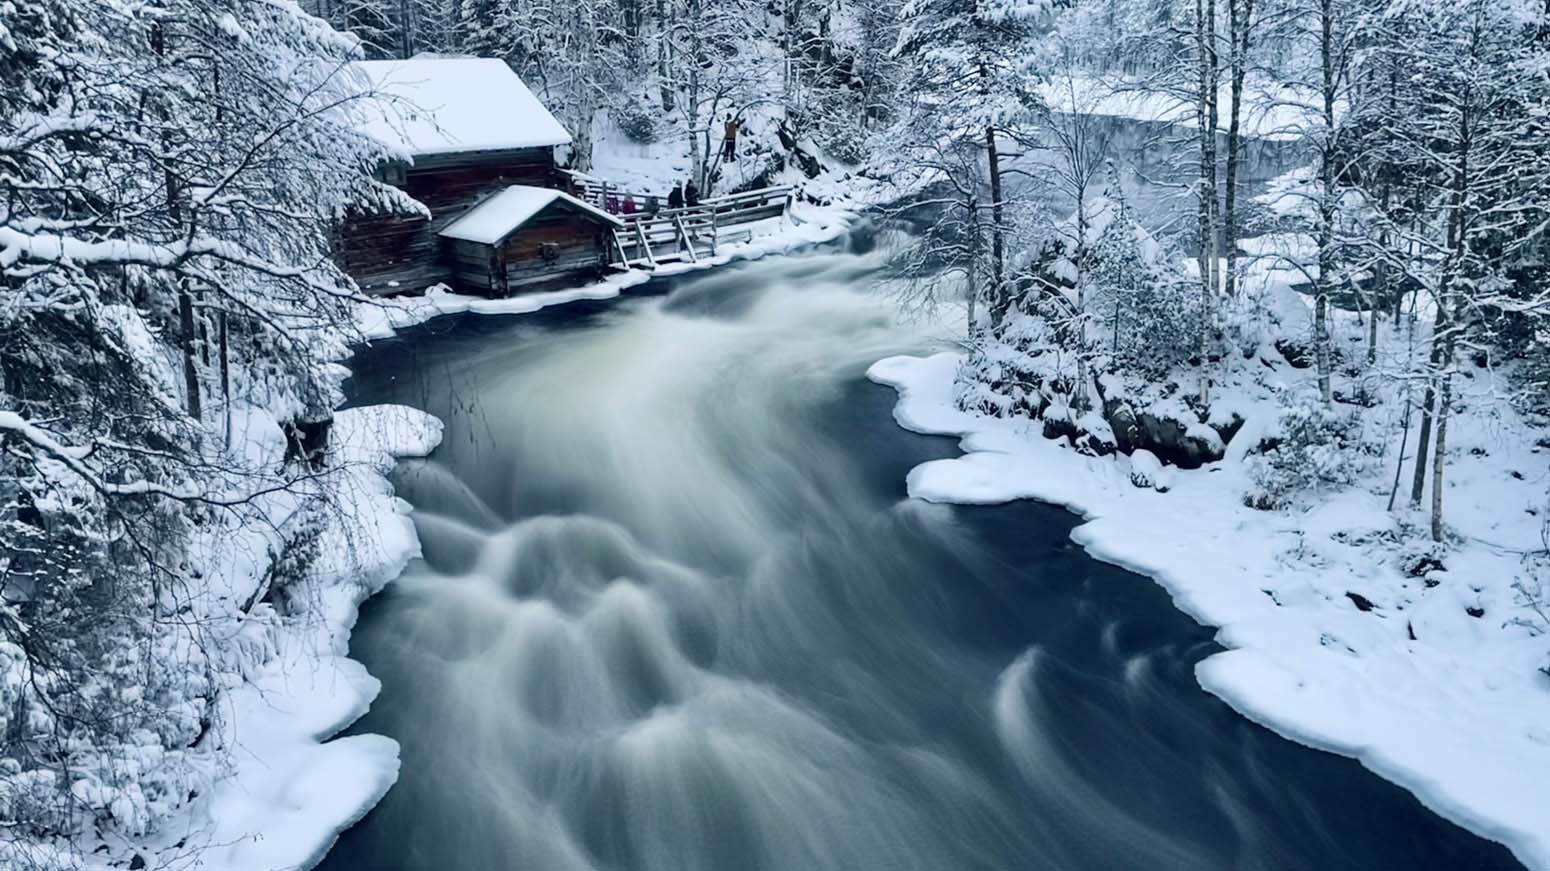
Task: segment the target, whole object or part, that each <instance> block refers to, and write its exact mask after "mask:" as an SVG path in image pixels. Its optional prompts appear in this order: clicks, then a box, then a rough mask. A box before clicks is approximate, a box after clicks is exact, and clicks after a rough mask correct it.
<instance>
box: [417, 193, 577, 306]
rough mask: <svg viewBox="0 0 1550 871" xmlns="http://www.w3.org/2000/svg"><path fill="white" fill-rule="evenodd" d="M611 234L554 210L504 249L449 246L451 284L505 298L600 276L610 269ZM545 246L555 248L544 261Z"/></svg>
mask: <svg viewBox="0 0 1550 871" xmlns="http://www.w3.org/2000/svg"><path fill="white" fill-rule="evenodd" d="M607 240H608V235H607V230H606V229H605V228H604V227H603V226H602V225H601V224H600V223H598V222H597V220H596V219H593V218H589V217H587V216H585V215H578V214H577V213H576V212H575V211H573V210H570V209H566V208H563V207H559V206H550V207H549V208H547V209H545V210H544V211H542V212H540V213H539V214H538V215H536V216H535V217H534V218H533V219H532V220H531V221H529V222H528V223H527V224H525V225H524V226H523V227H522V228H521V229H519V230H517V232H516V233H514V234H512V236H511V237H510V238H509V239H507V240H506V243H505V244H504V245H502V246H501V247H500V248H498V249H497V248H496V247H494V246H491V245H483V244H479V243H477V242H467V241H463V240H461V239H448V240H445V248H444V250H445V252H446V253H445V257H446V261H447V263H448V264H449V266H450V269H451V280H452V283H453V284H454V286H456V287H457V288H458V289H459V290H463V291H466V292H469V293H479V294H486V295H491V296H505V295H507V294H509V293H514V292H517V291H520V290H525V289H528V288H529V287H531V286H533V285H539V284H545V283H548V282H553V281H558V280H560V279H563V278H568V277H571V276H575V275H579V274H583V273H589V272H590V273H595V272H600V271H602V270H603V269H605V268H606V267H607V265H608V246H607ZM546 245H552V246H554V248H553V249H551V254H552V256H550V257H545V256H544V248H545V246H546Z"/></svg>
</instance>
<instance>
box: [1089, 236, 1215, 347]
mask: <svg viewBox="0 0 1550 871" xmlns="http://www.w3.org/2000/svg"><path fill="white" fill-rule="evenodd" d="M1176 259H1177V258H1173V257H1170V256H1168V254H1167V252H1165V251H1164V250H1163V249H1162V248H1161V247H1160V246H1159V245H1158V243H1157V241H1156V240H1155V239H1153V238H1152V236H1151V235H1150V234H1148V233H1147V232H1146V230H1144V229H1143V228H1142V227H1141V226H1140V225H1139V224H1138V223H1136V222H1135V221H1134V220H1133V219H1132V218H1131V217H1130V214H1129V212H1128V210H1125V209H1124V208H1122V207H1119V211H1118V214H1117V215H1115V217H1114V219H1113V220H1111V221H1110V222H1109V223H1108V226H1106V227H1105V228H1104V229H1103V232H1102V233H1100V234H1099V235H1098V238H1097V239H1096V240H1095V241H1094V243H1093V246H1092V249H1091V251H1090V252H1089V254H1088V257H1087V270H1088V275H1089V282H1090V285H1091V293H1090V295H1089V296H1090V299H1089V302H1088V305H1089V308H1090V310H1091V313H1092V315H1093V317H1094V320H1095V324H1094V329H1095V332H1096V335H1094V336H1093V337H1092V339H1093V341H1094V343H1095V344H1096V345H1097V347H1098V348H1100V349H1101V350H1102V351H1104V352H1106V353H1107V354H1108V356H1109V358H1110V360H1111V361H1112V365H1113V366H1114V367H1115V369H1116V370H1118V371H1120V372H1125V373H1133V374H1137V375H1141V376H1143V377H1148V378H1160V377H1162V376H1164V375H1166V374H1167V373H1168V372H1169V371H1170V370H1172V369H1174V368H1175V367H1177V366H1178V365H1180V364H1181V363H1183V362H1184V361H1185V360H1187V359H1189V357H1190V356H1191V355H1193V354H1195V353H1196V350H1197V348H1198V343H1199V336H1200V288H1199V285H1198V284H1196V283H1195V282H1192V281H1190V280H1189V279H1188V277H1187V276H1185V275H1184V274H1183V273H1182V272H1180V271H1179V270H1178V269H1177V268H1176V267H1175V266H1174V265H1173V261H1174V260H1176Z"/></svg>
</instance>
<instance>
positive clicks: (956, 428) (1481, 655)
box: [867, 352, 1550, 871]
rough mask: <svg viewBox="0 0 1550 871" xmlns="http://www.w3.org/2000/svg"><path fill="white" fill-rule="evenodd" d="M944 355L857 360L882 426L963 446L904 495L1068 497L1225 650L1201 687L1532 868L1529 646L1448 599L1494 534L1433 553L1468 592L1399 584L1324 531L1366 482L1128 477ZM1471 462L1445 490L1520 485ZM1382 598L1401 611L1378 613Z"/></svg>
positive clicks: (1548, 831) (1534, 687)
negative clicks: (966, 396)
mask: <svg viewBox="0 0 1550 871" xmlns="http://www.w3.org/2000/svg"><path fill="white" fill-rule="evenodd" d="M960 360H961V355H959V354H957V353H953V352H946V353H940V354H936V355H933V356H930V357H924V358H921V357H890V358H888V359H885V360H881V361H879V362H877V363H876V364H875V365H873V366H872V367H871V369H870V370H869V371H868V373H867V374H868V377H869V378H870V379H871V380H872V381H874V382H876V383H879V384H883V385H886V386H890V387H893V388H894V389H895V390H897V391H898V393H899V401H898V403H897V405H896V406H895V409H894V418H895V420H896V421H897V422H898V423H899V425H900V426H902V427H904V428H905V429H908V430H911V431H914V432H918V433H922V434H930V435H948V436H957V437H959V438H960V439H961V442H960V446H961V448H962V450H963V451H964V452H965V453H964V455H963V456H961V457H956V458H952V459H943V460H933V461H930V462H927V463H923V464H921V465H920V466H917V467H916V468H915V469H913V470H912V471H911V472H910V473H909V478H908V491H909V494H910V495H911V496H912V497H917V498H921V499H924V500H927V501H933V502H950V503H958V504H994V503H1001V502H1007V501H1012V500H1015V499H1024V498H1028V499H1037V500H1040V501H1045V502H1051V503H1055V504H1059V505H1062V506H1065V507H1067V508H1068V509H1070V510H1071V511H1073V512H1075V513H1077V514H1079V515H1081V516H1082V518H1083V520H1084V522H1083V523H1082V525H1080V526H1078V527H1077V528H1076V529H1075V530H1074V531H1073V532H1072V538H1073V539H1074V540H1075V541H1077V542H1078V543H1079V544H1081V545H1082V546H1083V547H1084V548H1085V549H1086V551H1087V552H1088V553H1089V554H1091V555H1092V556H1093V557H1095V558H1097V559H1101V560H1104V561H1106V562H1109V563H1113V564H1116V565H1119V566H1122V567H1124V568H1126V569H1130V570H1132V571H1135V572H1138V573H1142V574H1145V575H1147V576H1149V577H1152V578H1153V579H1155V580H1156V581H1157V582H1158V583H1160V584H1161V585H1162V586H1163V587H1164V588H1165V589H1166V590H1168V592H1169V594H1170V595H1171V597H1172V599H1173V601H1174V602H1175V604H1176V605H1177V606H1178V607H1179V608H1180V609H1181V610H1183V611H1185V612H1186V613H1188V614H1189V615H1190V616H1191V617H1193V618H1194V619H1195V620H1197V621H1199V622H1201V623H1202V624H1205V625H1210V626H1215V627H1218V628H1219V632H1218V636H1217V637H1218V641H1219V642H1220V643H1221V644H1222V645H1223V646H1225V647H1227V648H1228V650H1226V651H1224V652H1222V653H1219V654H1216V655H1213V656H1210V657H1207V658H1206V659H1205V660H1203V661H1202V662H1201V663H1200V664H1199V665H1198V667H1197V669H1196V677H1197V679H1198V680H1199V682H1200V685H1201V686H1202V687H1204V688H1205V689H1206V690H1207V691H1209V692H1211V693H1213V694H1215V695H1217V696H1218V697H1220V698H1222V699H1223V700H1224V701H1226V702H1227V703H1228V704H1229V705H1231V706H1232V707H1233V708H1234V709H1235V710H1237V711H1238V712H1239V713H1241V714H1242V715H1244V716H1245V717H1248V718H1249V719H1251V720H1254V721H1256V722H1258V723H1260V724H1262V725H1264V726H1266V727H1268V728H1270V729H1272V730H1274V731H1275V732H1277V733H1279V734H1281V735H1283V736H1284V737H1287V738H1289V739H1291V740H1294V741H1297V742H1299V743H1303V744H1306V745H1309V746H1313V747H1316V748H1319V749H1323V750H1328V751H1332V752H1335V753H1339V754H1341V755H1345V756H1349V757H1353V758H1355V759H1357V760H1359V761H1360V762H1361V763H1362V765H1364V766H1365V767H1367V768H1368V769H1369V770H1371V771H1373V772H1375V773H1376V774H1378V775H1379V776H1381V777H1383V778H1385V779H1387V780H1389V781H1391V782H1394V783H1396V784H1398V785H1400V786H1402V787H1404V788H1405V789H1407V790H1409V791H1411V792H1412V793H1414V794H1415V795H1416V796H1417V798H1419V799H1420V801H1421V802H1422V803H1423V804H1425V805H1426V806H1427V807H1429V808H1431V809H1432V810H1433V811H1435V812H1437V813H1438V814H1440V815H1442V816H1443V817H1446V818H1448V819H1450V820H1452V821H1454V822H1456V823H1458V824H1459V825H1462V826H1463V827H1465V828H1467V829H1469V830H1470V831H1472V832H1474V833H1476V834H1477V835H1480V836H1481V837H1484V838H1488V839H1491V840H1494V841H1498V842H1500V843H1503V844H1505V845H1506V846H1507V847H1508V848H1509V849H1511V850H1512V851H1513V853H1514V854H1515V855H1516V856H1517V857H1518V859H1519V860H1520V861H1522V862H1523V863H1524V864H1525V865H1527V866H1529V867H1530V868H1533V869H1537V871H1545V869H1550V788H1547V784H1550V686H1547V681H1546V679H1545V676H1544V675H1543V674H1541V673H1540V672H1539V671H1538V667H1539V666H1540V664H1541V663H1542V662H1543V656H1544V645H1543V643H1542V642H1536V641H1535V640H1534V638H1533V636H1532V635H1530V634H1529V633H1528V632H1526V631H1515V630H1513V629H1512V628H1511V627H1510V626H1509V625H1507V624H1503V622H1502V620H1501V619H1500V617H1497V618H1496V619H1495V621H1494V622H1490V623H1487V622H1485V621H1482V620H1478V619H1472V618H1470V617H1466V616H1464V611H1465V607H1466V604H1467V603H1466V602H1464V601H1460V600H1459V599H1460V598H1461V597H1468V596H1472V597H1473V601H1475V602H1476V603H1477V604H1478V603H1480V602H1482V601H1488V602H1489V603H1490V607H1491V610H1492V611H1493V612H1496V610H1497V609H1498V608H1501V609H1502V612H1506V611H1507V610H1509V606H1508V605H1507V603H1508V602H1510V601H1511V596H1510V590H1508V589H1506V587H1507V586H1508V585H1509V583H1510V579H1511V577H1512V571H1511V565H1510V562H1511V561H1510V559H1509V558H1508V557H1507V556H1506V555H1505V554H1503V553H1501V552H1500V546H1499V545H1497V546H1495V547H1493V546H1486V545H1485V544H1484V543H1483V542H1480V541H1479V540H1478V539H1475V540H1472V542H1471V543H1469V544H1466V545H1463V546H1461V547H1460V548H1459V549H1458V550H1456V551H1455V552H1454V553H1453V554H1452V556H1450V558H1449V563H1450V569H1451V570H1452V572H1451V574H1452V575H1453V577H1452V578H1451V579H1450V583H1451V584H1454V585H1457V586H1458V587H1460V588H1466V590H1472V591H1473V593H1472V594H1471V593H1468V592H1461V590H1459V589H1450V588H1449V587H1448V586H1439V587H1438V588H1437V590H1436V591H1434V592H1435V595H1433V594H1432V593H1427V594H1426V596H1427V597H1422V598H1415V592H1414V590H1413V589H1412V587H1413V579H1405V578H1403V577H1402V575H1401V574H1400V573H1399V572H1397V571H1394V570H1393V569H1391V568H1389V567H1388V566H1384V565H1382V564H1381V563H1380V564H1374V559H1373V554H1372V553H1371V552H1370V551H1362V550H1358V549H1355V548H1352V547H1350V546H1349V545H1347V544H1345V543H1343V542H1339V541H1335V540H1334V539H1333V538H1332V534H1333V533H1335V532H1340V531H1342V530H1345V531H1349V530H1353V529H1357V530H1368V529H1371V528H1372V527H1373V525H1374V524H1375V523H1377V524H1379V525H1382V524H1385V523H1387V522H1390V520H1389V518H1388V515H1387V513H1386V512H1384V511H1383V510H1382V503H1381V501H1378V497H1377V496H1375V495H1374V494H1370V493H1358V494H1350V495H1347V494H1342V495H1340V496H1338V497H1336V498H1332V499H1330V500H1328V501H1327V502H1326V503H1324V504H1321V505H1319V506H1317V507H1316V508H1314V509H1312V510H1310V511H1309V512H1308V513H1306V514H1304V515H1301V516H1298V517H1296V518H1295V522H1293V519H1292V518H1289V517H1288V516H1287V515H1285V514H1281V513H1268V512H1261V511H1254V510H1252V509H1248V508H1245V507H1242V505H1241V500H1240V498H1239V494H1241V492H1242V489H1241V488H1242V485H1243V479H1242V477H1241V476H1242V470H1241V468H1238V467H1237V464H1235V463H1233V462H1231V461H1230V460H1229V461H1226V462H1223V463H1219V464H1214V465H1213V466H1209V467H1207V468H1205V469H1202V470H1200V471H1198V472H1185V473H1180V474H1178V475H1177V478H1176V483H1175V485H1174V487H1173V488H1172V489H1171V490H1170V491H1169V492H1168V493H1158V492H1156V491H1153V490H1150V489H1147V490H1143V489H1139V488H1137V487H1135V486H1133V485H1132V484H1131V483H1130V481H1129V465H1128V459H1126V458H1113V457H1110V458H1093V457H1087V456H1083V455H1081V454H1078V453H1076V452H1075V451H1073V450H1069V449H1065V448H1063V447H1061V446H1060V444H1059V443H1057V442H1055V441H1051V440H1047V439H1045V438H1043V437H1042V434H1041V433H1040V432H1039V431H1038V429H1037V425H1031V426H1030V424H1029V423H1028V422H1027V421H1021V422H1017V421H1008V420H996V419H988V418H981V417H976V416H972V415H969V414H966V413H964V412H961V411H959V410H957V409H956V408H955V407H954V405H953V401H952V399H953V379H954V375H955V373H956V371H957V367H958V364H959V362H960ZM1451 434H1452V433H1450V435H1451ZM1464 438H1466V439H1467V436H1464ZM1461 444H1462V442H1461ZM1497 471H1500V470H1497ZM1474 472H1475V473H1474V474H1467V475H1460V476H1459V477H1460V480H1459V483H1458V489H1459V490H1460V491H1462V492H1460V493H1455V492H1453V491H1450V498H1452V499H1455V500H1457V503H1456V504H1463V500H1464V499H1467V498H1469V496H1470V495H1471V493H1470V491H1471V490H1479V491H1480V493H1479V494H1478V495H1479V497H1480V499H1481V500H1490V499H1495V498H1501V497H1508V498H1512V497H1516V496H1518V495H1520V494H1518V493H1516V491H1515V490H1513V488H1512V487H1511V485H1503V484H1502V482H1501V481H1499V480H1496V479H1495V478H1494V477H1492V476H1490V475H1487V474H1484V473H1482V472H1481V470H1479V469H1476V470H1474ZM1500 477H1501V478H1507V476H1506V475H1505V474H1504V475H1502V476H1500ZM1486 479H1489V480H1486ZM1528 486H1532V484H1531V483H1530V484H1528ZM1508 490H1512V492H1510V493H1509V492H1506V491H1508ZM1485 504H1489V501H1485ZM1497 504H1498V505H1500V506H1503V507H1502V508H1501V509H1500V510H1503V511H1505V510H1508V509H1507V508H1506V507H1505V506H1506V505H1509V504H1513V503H1509V502H1498V503H1497ZM1374 505H1376V507H1377V511H1376V514H1374V513H1373V507H1374ZM1460 513H1463V512H1460ZM1455 516H1456V517H1457V516H1458V515H1457V514H1456V515H1455ZM1461 521H1462V518H1461ZM1465 522H1467V521H1465ZM1288 527H1291V528H1288ZM1466 531H1469V530H1466ZM1289 552H1291V553H1296V554H1299V555H1298V556H1296V557H1295V558H1288V553H1289ZM1406 581H1411V582H1412V583H1411V584H1410V585H1407V584H1406ZM1466 581H1467V583H1466ZM1358 587H1359V588H1360V589H1362V590H1363V591H1365V592H1366V593H1368V594H1369V597H1372V598H1374V600H1375V601H1391V602H1392V601H1405V602H1407V604H1409V605H1410V610H1409V611H1407V612H1397V613H1392V614H1375V613H1364V612H1362V611H1360V610H1359V609H1358V608H1356V607H1355V605H1354V604H1353V603H1352V601H1351V600H1350V599H1349V598H1347V597H1346V595H1345V591H1346V590H1350V589H1355V588H1358ZM1377 597H1386V598H1377ZM1387 597H1391V598H1387ZM1406 597H1410V598H1415V601H1409V599H1407V598H1406ZM1455 612H1456V614H1455ZM1401 613H1402V614H1403V615H1404V616H1405V617H1406V619H1393V618H1395V617H1398V616H1401ZM1498 613H1501V612H1498ZM1411 620H1415V621H1425V623H1424V626H1425V631H1424V632H1423V637H1425V638H1426V642H1425V643H1423V642H1419V641H1416V640H1414V639H1411V638H1409V637H1407V633H1408V631H1409V627H1410V625H1411V623H1410V621H1411Z"/></svg>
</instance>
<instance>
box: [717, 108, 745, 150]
mask: <svg viewBox="0 0 1550 871" xmlns="http://www.w3.org/2000/svg"><path fill="white" fill-rule="evenodd" d="M742 126H743V122H741V121H739V120H737V119H736V118H733V117H732V113H731V112H728V113H727V119H726V123H725V124H724V125H723V126H722V135H721V159H722V160H723V161H734V160H737V131H738V130H740V129H742Z"/></svg>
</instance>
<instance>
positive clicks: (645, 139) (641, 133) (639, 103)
mask: <svg viewBox="0 0 1550 871" xmlns="http://www.w3.org/2000/svg"><path fill="white" fill-rule="evenodd" d="M613 114H614V121H615V122H616V123H617V124H618V125H619V130H620V131H621V132H622V133H624V135H625V136H626V137H628V138H629V140H630V141H631V142H637V143H640V144H641V145H649V144H651V143H653V142H656V141H657V113H656V111H655V107H654V106H653V105H652V104H651V101H650V100H646V99H640V100H628V101H626V102H625V103H624V105H622V106H620V107H618V108H617V109H614V110H613Z"/></svg>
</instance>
